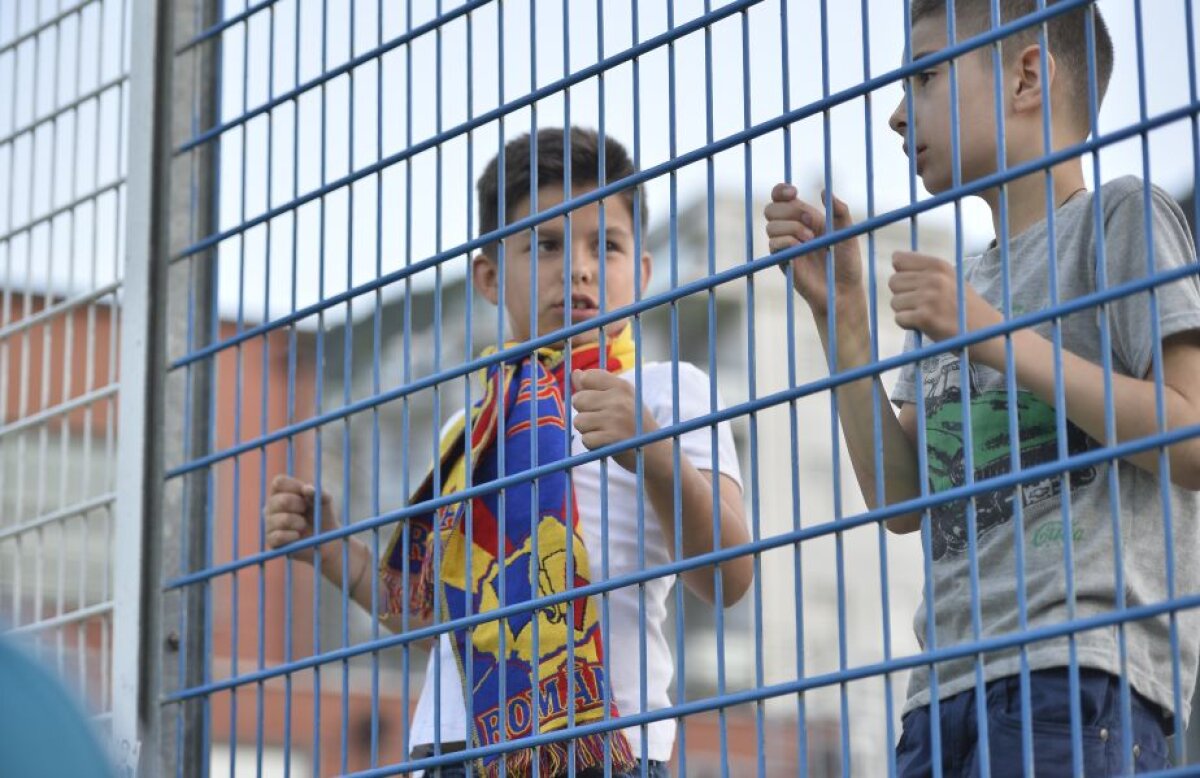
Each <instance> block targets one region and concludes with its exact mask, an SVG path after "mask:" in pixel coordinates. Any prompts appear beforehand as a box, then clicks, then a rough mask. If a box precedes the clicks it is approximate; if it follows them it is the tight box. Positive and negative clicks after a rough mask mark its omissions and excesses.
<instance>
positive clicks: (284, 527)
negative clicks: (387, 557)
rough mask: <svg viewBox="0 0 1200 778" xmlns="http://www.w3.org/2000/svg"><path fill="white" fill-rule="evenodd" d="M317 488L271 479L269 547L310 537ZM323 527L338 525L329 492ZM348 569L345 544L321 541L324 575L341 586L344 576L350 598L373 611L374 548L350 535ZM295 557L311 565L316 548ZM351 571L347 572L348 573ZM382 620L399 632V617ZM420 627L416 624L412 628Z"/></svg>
mask: <svg viewBox="0 0 1200 778" xmlns="http://www.w3.org/2000/svg"><path fill="white" fill-rule="evenodd" d="M315 495H316V488H315V487H314V486H313V485H312V484H309V483H305V482H303V481H300V480H298V479H296V478H292V477H290V476H286V475H277V476H275V477H274V478H273V479H271V485H270V491H269V494H268V497H267V503H266V505H264V506H263V516H264V519H265V523H266V525H267V548H268V549H274V548H279V547H281V546H285V545H287V544H289V543H295V542H296V541H298V540H301V539H303V538H307V537H311V536H312V534H313V526H314V520H315V514H316V497H315ZM321 526H322V527H323V528H324V529H323V531H325V532H329V531H330V530H333V529H336V528H337V527H338V521H337V512H336V508H334V506H333V499H332V498H331V497H330V495H329V494H328V493H323V494H322V495H321ZM349 543H350V549H349V569H348V570H347V571H343V568H342V544H341V543H322V544H321V545H319V546H317V548H318V549H319V551H320V554H321V575H322V576H323V577H324V578H325V579H326V580H327V581H329V582H330V583H332V584H333V585H334V586H337V587H338V588H339V589H340V588H341V586H342V579H343V576H345V579H346V581H347V582H348V583H347V586H348V587H349V594H350V599H352V600H353V601H354V602H356V603H358V605H359V606H361V607H362V608H363V610H365V611H367V612H368V613H371V612H372V602H371V571H372V570H373V568H374V565H373V564H372V563H371V549H369V548H368V547H367V545H366V544H365V543H363V542H362V541H361V540H359V539H358V538H353V537H352V538H349ZM293 556H295V557H296V558H297V559H300V560H301V561H303V562H307V563H308V564H312V562H313V556H314V555H313V549H312V548H311V547H310V548H305V549H302V550H297V551H296V552H294V554H293ZM347 573H348V574H347ZM379 598H380V602H382V600H383V588H382V586H380V589H379ZM380 623H382V624H383V625H384V626H385V627H387V628H388V629H389V630H391V631H392V632H399V631H400V627H401V624H400V617H399V616H396V615H393V616H381V617H380ZM415 626H420V625H418V624H416V623H415V621H414V623H411V624H410V625H409V627H410V628H412V627H415Z"/></svg>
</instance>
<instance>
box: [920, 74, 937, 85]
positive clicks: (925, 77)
mask: <svg viewBox="0 0 1200 778" xmlns="http://www.w3.org/2000/svg"><path fill="white" fill-rule="evenodd" d="M936 75H937V71H936V70H923V71H921V72H920V73H918V74H917V75H916V82H917V84H918V85H919V86H925V85H926V84H928V83H929V82H930V81H931V80H932V79H933V77H934V76H936Z"/></svg>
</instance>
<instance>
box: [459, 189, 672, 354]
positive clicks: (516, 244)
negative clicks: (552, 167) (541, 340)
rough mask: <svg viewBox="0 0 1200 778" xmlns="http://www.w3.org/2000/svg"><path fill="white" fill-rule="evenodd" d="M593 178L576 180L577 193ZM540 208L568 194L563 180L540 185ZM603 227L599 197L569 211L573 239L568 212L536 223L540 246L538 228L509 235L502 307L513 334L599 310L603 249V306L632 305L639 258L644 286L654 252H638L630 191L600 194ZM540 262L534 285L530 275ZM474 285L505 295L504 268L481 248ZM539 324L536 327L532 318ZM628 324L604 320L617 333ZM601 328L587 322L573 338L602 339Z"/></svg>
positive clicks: (520, 207)
mask: <svg viewBox="0 0 1200 778" xmlns="http://www.w3.org/2000/svg"><path fill="white" fill-rule="evenodd" d="M593 188H594V186H582V187H576V188H575V196H576V197H578V196H581V195H584V194H586V193H587V192H589V191H591V190H592V189H593ZM537 199H538V202H537V207H538V210H539V211H544V210H546V209H548V208H552V207H554V206H556V205H559V204H560V203H562V202H563V199H564V198H563V188H562V187H561V186H559V185H552V186H543V187H541V188H540V189H538V197H537ZM603 203H604V230H605V234H604V235H601V234H600V203H598V202H597V203H590V204H588V205H585V206H583V207H581V208H578V209H576V210H574V211H572V212H571V215H570V233H571V234H570V243H568V242H567V237H568V236H567V220H566V219H565V218H564V217H562V216H560V217H558V218H556V219H551V220H550V221H546V222H542V223H541V224H540V225H539V226H538V228H537V233H536V234H537V246H536V251H535V246H533V245H532V244H533V241H534V231H533V230H526V231H525V232H522V233H520V234H518V235H514V236H512V237H510V238H508V239H507V240H506V241H505V252H504V307H505V308H506V309H507V312H508V319H509V325H510V326H511V328H512V336H513V338H514V339H515V340H517V341H526V340H529V339H530V338H531V337H533V336H534V335H545V334H546V333H550V332H554V331H555V330H558V329H561V328H562V327H564V326H566V325H569V324H577V323H579V322H582V321H587V320H589V319H592V318H595V317H596V316H598V315H599V314H600V313H601V286H600V267H601V259H602V255H603V264H604V287H603V291H604V294H603V298H604V299H603V304H604V309H603V310H604V312H608V311H611V310H614V309H616V308H620V307H622V306H625V305H629V304H630V303H632V302H633V301H634V297H635V291H636V288H635V268H636V267H637V264H638V263H641V279H640V281H641V291H642V292H645V291H646V286H647V284H648V283H649V281H650V269H651V260H650V254H648V253H643V254H642V255H641V256H640V257H636V256H634V246H633V228H634V222H633V215H632V214H631V212H630V211H631V209H630V207H629V204H628V202H627V201H626V199H625V198H623V197H621V196H619V195H613V196H610V197H607V198H605V199H604V200H603ZM529 205H530V203H529V199H528V198H525V199H522V200H521V201H520V202H518V203H517V204H516V206H515V207H513V209H512V211H511V213H510V215H509V221H517V220H519V219H523V218H525V217H526V216H529V213H530V211H529ZM568 256H569V257H570V273H571V277H570V281H569V283H564V276H563V274H564V269H565V266H566V265H567V258H568ZM535 262H536V266H537V279H536V284H537V287H536V289H535V288H534V283H535V280H534V278H533V276H534V273H533V268H534V263H535ZM473 273H474V281H475V288H476V289H477V290H479V292H480V294H482V295H483V296H484V297H485V298H487V299H488V300H490V301H491V302H492V303H493V304H496V303H498V302H499V299H500V294H499V293H500V270H499V266H498V265H497V263H496V262H495V261H493V260H492V259H490V258H488V257H486V256H485V255H483V254H479V255H478V256H476V257H475V260H474V266H473ZM535 317H536V329H537V331H536V332H534V331H533V328H534V318H535ZM624 326H625V320H620V321H616V322H612V323H610V324H609V325H607V326H606V327H605V330H606V332H607V333H608V334H609V335H610V336H615V335H617V334H618V333H620V331H621V330H622V328H624ZM599 338H600V334H599V328H596V329H590V330H586V331H584V332H581V333H579V334H578V335H576V336H575V337H573V338H572V339H571V342H572V343H573V344H574V345H582V344H585V343H594V342H596V341H597V340H599Z"/></svg>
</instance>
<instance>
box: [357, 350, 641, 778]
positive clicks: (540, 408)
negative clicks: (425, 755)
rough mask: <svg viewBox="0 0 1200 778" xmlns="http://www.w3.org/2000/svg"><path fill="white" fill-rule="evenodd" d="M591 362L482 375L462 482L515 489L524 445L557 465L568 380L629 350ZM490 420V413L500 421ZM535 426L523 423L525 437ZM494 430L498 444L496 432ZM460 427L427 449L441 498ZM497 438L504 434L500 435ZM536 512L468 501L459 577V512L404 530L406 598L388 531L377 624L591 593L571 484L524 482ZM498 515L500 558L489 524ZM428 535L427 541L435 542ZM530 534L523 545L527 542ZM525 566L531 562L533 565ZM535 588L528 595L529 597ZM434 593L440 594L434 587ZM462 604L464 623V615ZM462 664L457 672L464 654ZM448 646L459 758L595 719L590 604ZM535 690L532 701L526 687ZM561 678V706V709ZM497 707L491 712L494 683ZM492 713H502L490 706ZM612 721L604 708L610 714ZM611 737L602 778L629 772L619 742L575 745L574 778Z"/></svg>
mask: <svg viewBox="0 0 1200 778" xmlns="http://www.w3.org/2000/svg"><path fill="white" fill-rule="evenodd" d="M606 352H607V353H605V354H603V357H604V358H603V359H601V357H602V354H601V351H600V348H599V346H598V345H596V344H591V345H585V346H578V347H574V348H573V349H572V354H571V364H570V365H567V364H566V358H565V354H564V353H563V352H561V351H559V350H557V349H551V348H543V349H539V350H538V351H537V352H536V354H535V355H530V356H525V357H522V358H518V359H515V360H513V361H511V362H506V363H503V364H498V365H493V366H492V367H490V368H488V369H487V370H485V371H481V372H482V373H483V374H484V383H485V386H486V391H485V395H484V397H483V399H482V400H480V401H479V402H478V403H476V404H475V406H474V407H472V408H471V422H472V423H471V449H470V453H471V456H470V463H471V469H472V474H471V480H470V483H471V484H473V485H479V484H485V483H487V482H489V481H493V480H495V479H496V478H497V477H499V474H500V472H501V469H500V465H501V456H503V474H504V475H515V474H517V473H521V472H524V471H527V470H529V469H531V468H532V467H534V466H535V463H534V462H533V461H532V459H533V457H532V455H533V453H534V448H533V446H532V445H531V444H532V443H533V440H532V437H533V436H536V444H537V445H536V453H537V462H536V465H545V464H549V463H553V462H559V461H562V460H563V459H566V458H567V457H568V456H570V453H571V452H570V447H569V446H570V434H569V430H568V429H567V421H566V418H567V417H566V407H565V405H564V402H563V386H564V385H565V382H566V381H568V380H570V373H571V369H575V370H589V369H593V368H600V367H603V368H604V369H607V370H609V371H612V372H624V371H625V370H628V369H629V368H631V367H632V366H633V360H634V352H635V348H634V342H633V338H632V337H631V335H630V333H629V328H628V327H627V328H626V329H625V330H624V331H623V332H622V333H621V334H620V335H618V336H616V337H613V338H609V339H608V345H607V348H606ZM501 409H503V412H501ZM535 420H536V423H535ZM501 421H502V422H503V425H504V427H503V430H500V428H499V425H500V423H501ZM465 426H466V425H465V417H464V418H463V419H460V420H459V421H458V422H457V423H456V424H455V425H454V426H453V427H452V428H451V429H450V430H449V431H448V432H447V433H446V434H445V436H444V437H443V438H442V440H441V444H440V449H441V456H440V460H441V461H440V466H439V468H438V470H439V472H440V475H441V486H440V493H441V494H451V493H453V492H457V491H461V490H462V489H463V488H464V487H465V486H466V484H467V483H468V481H467V477H466V476H467V473H466V465H467V459H466V456H465V453H466V446H465V443H466V440H465V438H466V434H465ZM500 432H502V433H503V434H502V435H501V434H499V433H500ZM433 475H434V474H433V472H432V470H431V472H430V474H429V476H428V477H427V478H426V479H425V481H424V483H423V484H422V486H421V487H420V488H419V489H418V490H417V492H416V494H414V495H413V497H412V500H411V503H413V504H415V503H417V502H422V501H425V500H427V499H429V498H430V497H432V496H434V494H433V480H434V479H433ZM536 482H537V492H536V496H537V504H536V505H535V504H534V502H533V500H534V489H533V484H532V483H531V482H524V483H520V484H516V485H513V486H509V487H506V488H505V489H503V490H502V491H501V492H489V493H487V494H485V495H483V496H480V497H476V498H474V499H472V500H471V501H470V506H471V510H470V514H469V515H470V522H471V541H472V543H471V558H470V562H471V569H470V570H467V567H466V566H467V553H466V549H467V517H468V511H467V502H466V501H463V502H457V503H452V504H450V505H447V506H444V507H442V508H439V509H437V510H436V511H435V512H433V513H429V514H424V515H420V516H415V517H413V518H411V519H410V520H409V521H408V527H409V546H408V562H407V564H408V571H409V581H410V583H411V586H410V587H409V590H408V591H405V588H404V586H403V582H402V570H403V567H404V563H405V560H404V554H405V550H404V547H403V543H402V542H400V541H401V537H402V532H403V526H404V525H399V526H397V528H396V530H395V532H394V533H393V536H392V540H391V542H390V543H389V546H388V552H387V556H386V557H385V559H384V562H383V565H382V570H381V574H382V579H383V582H384V588H385V591H386V593H387V598H388V602H387V606H386V607H387V612H389V613H399V612H400V611H401V609H402V608H403V605H404V602H405V600H406V599H407V600H408V602H409V604H410V606H411V607H412V609H413V612H415V613H416V614H418V615H419V616H423V617H426V618H428V617H429V616H430V615H431V614H432V611H433V608H434V606H435V590H440V592H441V598H440V600H439V601H438V602H437V603H436V606H437V607H438V612H439V615H440V617H441V620H442V621H448V620H451V619H458V618H461V617H463V616H466V615H467V614H468V613H472V614H476V613H486V612H488V611H490V610H494V609H496V608H498V607H500V604H501V598H500V587H501V581H503V586H504V604H505V605H513V604H516V603H520V602H526V601H528V600H531V599H533V598H535V597H543V596H546V595H550V594H554V593H556V592H563V591H567V590H569V589H572V588H577V587H580V586H586V585H587V584H588V583H589V582H590V576H589V567H588V555H587V549H586V548H585V546H584V544H583V539H582V538H581V536H580V534H579V527H578V523H579V511H578V509H577V507H576V504H575V497H574V492H573V491H572V490H571V489H570V473H568V472H567V471H565V470H560V471H555V472H553V473H549V474H547V475H544V476H541V477H540V478H538V479H537V481H536ZM501 510H503V515H504V519H505V521H504V524H503V544H504V545H503V548H501V547H500V545H499V541H500V537H501V526H502V525H501V523H500V516H501ZM435 528H436V529H437V532H436V534H435V532H434V529H435ZM535 531H536V533H537V534H536V544H535V543H534V542H533V541H534V537H535V536H534V532H535ZM439 538H440V545H441V566H440V569H435V561H434V548H435V546H434V543H435V540H436V539H439ZM568 538H569V539H570V541H571V544H572V548H573V557H574V570H573V571H572V576H571V579H570V580H568V577H567V540H568ZM535 553H536V556H535ZM531 581H536V582H537V585H536V591H535V590H534V588H533V587H532V586H531ZM438 582H440V586H435V583H438ZM468 598H469V603H470V610H469V611H468V608H467V605H468ZM535 616H536V617H537V624H538V645H537V646H535V645H534V642H533V628H532V626H531V625H532V621H533V618H534V617H535ZM501 628H503V629H504V646H503V649H504V653H505V655H506V661H505V664H504V665H503V667H502V665H501V662H500V651H501V645H500V629H501ZM468 641H470V643H471V646H472V651H473V653H472V655H471V659H470V663H469V667H468V662H467V643H468ZM568 641H570V645H573V646H574V656H573V659H574V667H573V668H571V667H568ZM451 644H452V645H453V647H454V656H455V660H456V661H455V664H456V665H457V668H458V673H459V678H460V680H461V681H462V685H463V689H464V690H466V692H465V693H468V694H470V695H471V703H472V705H471V712H472V721H471V724H470V730H471V738H470V741H471V745H472V746H474V747H482V746H488V745H492V744H494V743H499V742H501V734H502V733H503V734H504V739H506V740H508V741H509V742H511V741H513V740H518V739H520V738H522V737H526V736H528V735H531V734H533V732H534V726H533V723H534V722H533V718H534V716H537V719H538V730H537V731H539V732H542V733H545V732H553V731H556V730H562V729H565V728H566V727H567V726H568V715H569V714H570V712H571V711H572V709H573V722H574V724H575V725H581V724H589V723H592V722H597V721H601V720H603V718H604V701H605V699H606V697H607V698H609V699H611V695H610V694H606V689H607V686H608V679H607V677H606V676H605V672H604V646H603V644H602V641H601V636H600V623H599V619H598V617H597V609H596V605H595V603H593V602H591V601H589V599H588V598H587V597H579V598H578V599H575V600H573V601H569V602H563V603H559V604H555V605H551V606H546V607H543V608H539V609H537V610H535V611H526V612H524V613H520V614H517V615H515V616H510V617H508V618H507V619H504V620H497V621H489V622H485V623H483V624H480V625H479V626H477V627H475V628H474V630H473V631H472V630H466V629H460V630H454V632H453V633H452V640H451ZM535 671H536V673H537V675H536V677H537V678H538V679H539V683H538V688H537V691H536V693H535V692H534V689H533V685H532V679H533V677H534V673H535ZM569 672H570V673H572V674H573V675H574V699H571V698H570V697H569V695H570V693H571V684H570V681H569V679H568V673H569ZM502 680H503V683H504V686H503V689H504V695H503V699H501V691H500V690H501V688H502V687H501V681H502ZM502 703H503V704H502ZM610 712H611V715H612V717H613V718H616V717H617V716H618V712H617V707H616V704H615V703H613V704H612V705H611V707H610ZM609 737H611V749H612V764H613V770H614V772H617V771H623V770H627V769H630V768H631V767H632V766H633V765H634V759H633V754H632V751H631V749H630V747H629V743H628V741H627V740H626V739H625V737H624V735H622V734H621V733H620V732H619V731H616V732H613V733H611V735H604V734H600V735H590V736H587V737H582V738H578V739H576V740H574V741H573V742H574V747H575V767H576V769H584V768H587V767H592V766H600V765H602V764H603V762H604V749H605V741H606V739H607V738H609ZM536 754H537V755H536V758H537V759H538V760H539V763H540V774H541V775H544V776H555V775H560V774H565V773H566V772H567V760H568V756H569V751H568V746H567V743H566V742H559V743H552V744H549V745H542V746H540V747H539V748H538V749H536ZM534 758H535V749H532V748H529V749H522V750H518V751H515V752H510V753H509V754H508V755H507V757H506V764H507V769H508V771H509V773H510V774H512V775H528V774H531V773H532V771H533V759H534ZM500 764H501V757H500V756H499V755H496V756H492V757H487V758H484V759H482V760H480V761H479V763H478V764H477V767H478V769H480V771H481V773H482V774H483V775H485V776H493V775H499V774H500Z"/></svg>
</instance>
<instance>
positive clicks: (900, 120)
mask: <svg viewBox="0 0 1200 778" xmlns="http://www.w3.org/2000/svg"><path fill="white" fill-rule="evenodd" d="M888 126H889V127H891V128H892V132H895V133H897V134H899V135H904V134H906V132H907V130H908V109H907V108H906V107H905V105H904V100H903V99H902V100H900V103H899V105H897V106H896V110H894V111H892V115H891V116H889V117H888Z"/></svg>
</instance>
